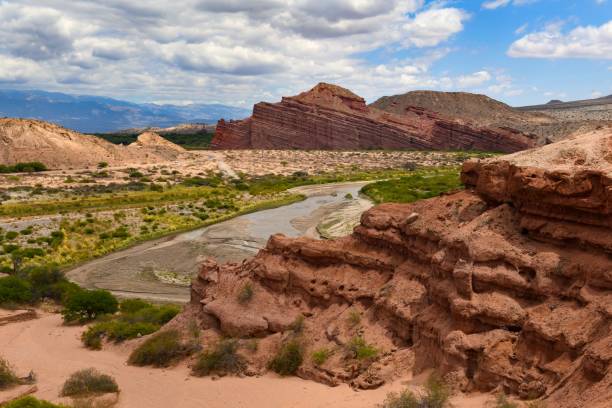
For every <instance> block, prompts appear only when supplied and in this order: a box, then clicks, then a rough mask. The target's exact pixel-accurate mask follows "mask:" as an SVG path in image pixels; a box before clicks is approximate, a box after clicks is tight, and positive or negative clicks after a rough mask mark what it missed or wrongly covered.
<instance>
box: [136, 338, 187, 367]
mask: <svg viewBox="0 0 612 408" xmlns="http://www.w3.org/2000/svg"><path fill="white" fill-rule="evenodd" d="M193 352H194V347H193V345H189V344H185V343H183V342H182V341H181V336H180V333H179V332H178V331H176V330H168V331H164V332H161V333H158V334H155V335H153V336H152V337H151V338H149V339H147V340H146V341H145V342H144V343H142V344H141V345H140V347H138V348H137V349H136V350H134V351H133V352H132V354H131V355H130V358H129V359H128V363H129V364H131V365H135V366H153V367H169V366H170V365H172V364H173V363H175V362H176V361H178V360H180V359H182V358H184V357H187V356H188V355H190V354H192V353H193Z"/></svg>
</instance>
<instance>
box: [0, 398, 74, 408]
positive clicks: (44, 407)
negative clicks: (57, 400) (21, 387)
mask: <svg viewBox="0 0 612 408" xmlns="http://www.w3.org/2000/svg"><path fill="white" fill-rule="evenodd" d="M2 407H3V408H68V407H66V406H65V405H55V404H52V403H50V402H48V401H41V400H39V399H36V398H34V397H32V396H27V397H23V398H19V399H16V400H14V401H11V402H9V403H7V404H5V405H3V406H2Z"/></svg>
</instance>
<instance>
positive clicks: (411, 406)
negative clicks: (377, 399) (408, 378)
mask: <svg viewBox="0 0 612 408" xmlns="http://www.w3.org/2000/svg"><path fill="white" fill-rule="evenodd" d="M449 398H450V390H449V388H448V386H447V385H446V384H445V383H444V382H443V381H442V379H440V377H439V376H438V375H436V374H435V373H434V374H432V375H431V376H430V377H429V379H428V380H427V382H426V383H425V387H424V391H423V392H422V393H420V394H415V393H413V392H411V391H409V390H406V391H403V392H401V393H399V394H398V393H391V394H389V395H388V396H387V399H385V402H384V403H383V405H382V407H383V408H447V407H449V401H448V400H449Z"/></svg>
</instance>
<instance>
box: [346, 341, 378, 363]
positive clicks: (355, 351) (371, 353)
mask: <svg viewBox="0 0 612 408" xmlns="http://www.w3.org/2000/svg"><path fill="white" fill-rule="evenodd" d="M347 348H348V352H349V354H350V356H351V357H352V358H356V359H357V360H369V359H373V358H375V357H376V356H377V355H378V349H377V348H376V347H374V346H373V345H371V344H368V343H366V341H365V339H364V338H363V337H361V336H355V337H353V338H352V339H351V341H350V342H349V343H348V345H347Z"/></svg>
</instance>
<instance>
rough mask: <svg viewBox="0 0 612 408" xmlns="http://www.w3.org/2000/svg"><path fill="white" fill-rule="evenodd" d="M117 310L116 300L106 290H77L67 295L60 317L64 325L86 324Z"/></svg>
mask: <svg viewBox="0 0 612 408" xmlns="http://www.w3.org/2000/svg"><path fill="white" fill-rule="evenodd" d="M118 309H119V303H118V302H117V299H116V298H115V297H114V296H113V295H112V294H111V293H110V292H108V291H106V290H77V291H73V292H70V293H68V295H67V296H66V301H65V303H64V310H63V311H62V315H63V316H64V321H65V322H66V323H70V322H75V321H78V322H81V323H84V322H87V321H91V320H93V319H95V318H96V317H97V316H100V315H104V314H114V313H116V312H117V310H118Z"/></svg>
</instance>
